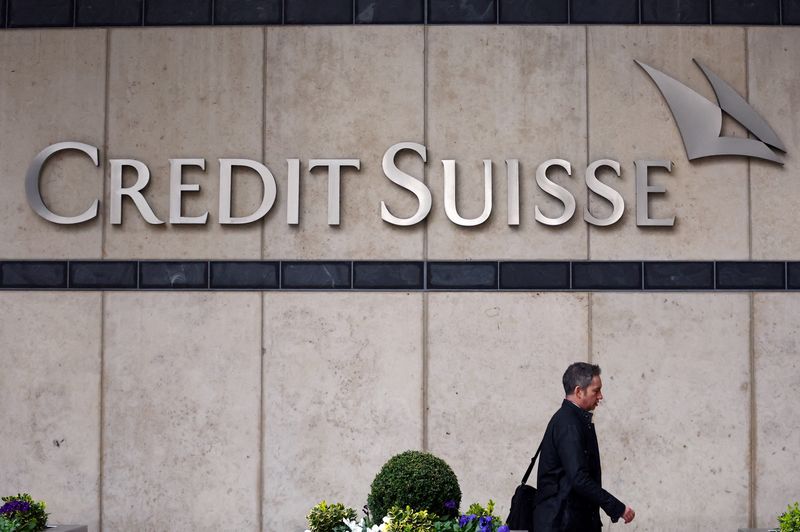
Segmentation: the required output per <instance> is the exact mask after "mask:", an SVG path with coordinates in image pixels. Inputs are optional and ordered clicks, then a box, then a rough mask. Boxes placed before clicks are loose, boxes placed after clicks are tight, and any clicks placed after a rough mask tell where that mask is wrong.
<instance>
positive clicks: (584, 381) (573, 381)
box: [561, 362, 600, 395]
mask: <svg viewBox="0 0 800 532" xmlns="http://www.w3.org/2000/svg"><path fill="white" fill-rule="evenodd" d="M598 375H600V366H598V365H596V364H588V363H586V362H575V363H574V364H570V366H569V367H568V368H567V371H565V372H564V376H563V377H562V378H561V382H562V383H563V384H564V392H565V393H566V394H567V395H569V394H571V393H572V392H574V391H575V387H576V386H580V387H581V388H586V387H588V386H589V384H590V383H591V382H592V378H594V377H596V376H598Z"/></svg>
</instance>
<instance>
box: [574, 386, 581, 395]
mask: <svg viewBox="0 0 800 532" xmlns="http://www.w3.org/2000/svg"><path fill="white" fill-rule="evenodd" d="M579 390H583V388H581V387H580V386H576V387H575V389H574V390H572V395H574V396H576V397H577V396H578V391H579Z"/></svg>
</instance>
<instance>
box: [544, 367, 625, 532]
mask: <svg viewBox="0 0 800 532" xmlns="http://www.w3.org/2000/svg"><path fill="white" fill-rule="evenodd" d="M562 382H563V384H564V392H565V393H566V395H567V396H566V398H565V399H564V402H563V403H562V404H561V408H560V409H559V410H558V412H556V413H555V414H554V415H553V417H552V418H551V419H550V423H549V424H548V425H547V430H546V431H545V433H544V439H543V440H542V450H541V454H540V455H539V472H538V475H537V488H538V491H537V494H536V511H535V512H534V518H533V519H534V530H535V531H536V532H597V531H599V530H600V529H601V527H602V526H603V525H602V523H601V522H600V511H599V509H600V508H602V509H603V511H604V512H605V513H607V514H608V515H609V517H611V520H612V521H613V522H615V523H616V522H617V521H618V520H619V519H620V517H621V518H622V519H623V520H624V521H625V522H626V523H630V522H631V521H632V520H633V517H634V512H633V509H632V508H630V507H628V506H626V505H625V504H623V503H622V502H620V501H619V500H618V499H617V498H616V497H614V496H613V495H611V494H610V493H608V492H607V491H606V490H604V489H603V488H602V483H601V480H600V476H601V475H600V450H599V448H598V445H597V435H596V434H595V432H594V423H592V411H593V410H594V409H595V407H597V405H598V404H599V403H600V401H601V400H602V399H603V393H602V391H601V389H602V387H603V383H602V381H601V380H600V367H599V366H596V365H593V364H587V363H585V362H576V363H574V364H572V365H571V366H570V367H568V368H567V371H565V372H564V377H563V379H562Z"/></svg>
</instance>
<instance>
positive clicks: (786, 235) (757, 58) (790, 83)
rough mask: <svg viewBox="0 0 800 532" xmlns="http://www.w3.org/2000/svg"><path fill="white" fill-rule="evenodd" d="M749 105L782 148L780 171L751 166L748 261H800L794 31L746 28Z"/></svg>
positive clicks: (799, 107)
mask: <svg viewBox="0 0 800 532" xmlns="http://www.w3.org/2000/svg"><path fill="white" fill-rule="evenodd" d="M747 38H748V64H747V65H748V74H749V75H748V81H749V90H750V103H751V104H752V105H753V107H754V108H755V109H756V111H758V113H759V114H760V115H761V116H763V117H764V119H765V120H766V121H767V123H768V124H770V126H772V129H773V130H775V132H776V133H777V134H778V137H779V138H780V139H781V140H782V141H783V144H784V145H785V146H786V149H787V152H786V154H785V156H784V165H783V166H780V165H777V164H774V163H770V162H767V161H758V160H755V159H754V160H753V162H752V163H751V168H750V194H751V202H752V205H751V211H750V212H751V223H752V231H753V258H754V259H757V260H764V259H780V260H784V259H789V260H797V259H798V258H800V238H799V237H798V235H797V231H796V230H795V227H796V225H795V219H794V217H793V215H794V213H795V212H796V211H797V204H798V201H800V183H798V181H797V176H798V173H800V124H798V121H797V117H798V116H800V87H798V82H797V81H798V75H797V65H798V64H800V41H798V39H797V29H796V28H772V31H764V30H762V29H760V28H748V29H747Z"/></svg>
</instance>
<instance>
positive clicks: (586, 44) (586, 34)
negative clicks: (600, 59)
mask: <svg viewBox="0 0 800 532" xmlns="http://www.w3.org/2000/svg"><path fill="white" fill-rule="evenodd" d="M583 29H584V35H583V50H584V51H583V56H584V57H583V62H584V71H585V79H584V81H585V86H586V91H585V97H586V104H585V105H586V164H587V165H588V164H589V159H590V157H591V146H590V145H589V136H590V135H589V115H590V113H589V27H588V26H584V28H583ZM589 198H590V195H589V189H588V187H587V188H586V210H588V209H589ZM591 235H592V228H591V226H588V227H586V260H591V259H592V242H591Z"/></svg>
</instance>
